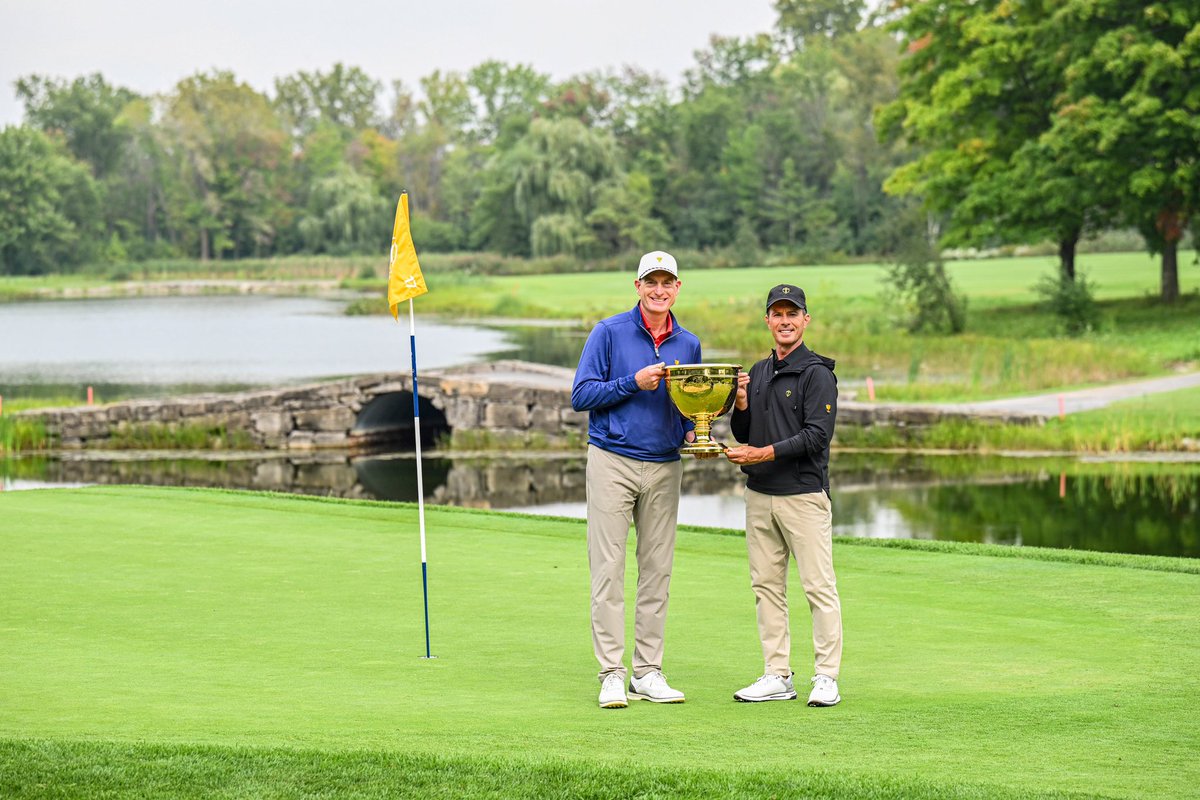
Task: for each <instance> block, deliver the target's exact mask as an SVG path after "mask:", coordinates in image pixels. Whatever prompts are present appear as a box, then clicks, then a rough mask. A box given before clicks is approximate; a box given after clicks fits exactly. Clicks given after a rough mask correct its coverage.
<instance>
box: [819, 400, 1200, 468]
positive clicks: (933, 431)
mask: <svg viewBox="0 0 1200 800" xmlns="http://www.w3.org/2000/svg"><path fill="white" fill-rule="evenodd" d="M837 444H838V445H839V446H841V447H872V448H891V447H925V448H937V449H950V450H974V451H981V452H996V451H1006V450H1059V451H1063V452H1070V453H1104V452H1134V451H1144V450H1148V451H1175V450H1195V449H1198V448H1200V389H1195V388H1194V389H1181V390H1179V391H1175V392H1163V393H1161V394H1154V395H1147V396H1145V397H1139V398H1136V399H1133V400H1123V401H1120V402H1117V403H1113V404H1112V405H1110V406H1107V407H1105V408H1100V409H1096V410H1094V411H1083V412H1080V413H1077V414H1068V415H1067V416H1066V417H1064V418H1063V419H1058V418H1057V417H1055V418H1051V419H1048V420H1046V423H1045V425H1040V426H1039V425H997V424H991V423H987V422H979V421H967V420H953V421H946V422H939V423H937V424H935V425H930V426H928V427H908V428H896V427H892V426H884V425H875V426H871V427H866V428H864V427H857V426H850V425H842V426H841V427H839V428H838V431H837Z"/></svg>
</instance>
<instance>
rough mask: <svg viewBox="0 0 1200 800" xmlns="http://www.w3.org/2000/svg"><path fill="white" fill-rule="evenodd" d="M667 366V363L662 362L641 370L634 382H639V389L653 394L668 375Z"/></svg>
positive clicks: (635, 376)
mask: <svg viewBox="0 0 1200 800" xmlns="http://www.w3.org/2000/svg"><path fill="white" fill-rule="evenodd" d="M666 366H667V362H665V361H660V362H658V363H657V364H651V365H650V366H648V367H642V368H641V369H639V370H638V371H637V373H636V374H635V375H634V376H633V377H634V380H636V381H637V385H638V388H639V389H641V390H643V391H646V392H653V391H654V390H655V389H657V388H658V384H659V383H660V382H661V381H662V379H663V378H664V377H665V376H666V374H667V370H666V369H665V367H666Z"/></svg>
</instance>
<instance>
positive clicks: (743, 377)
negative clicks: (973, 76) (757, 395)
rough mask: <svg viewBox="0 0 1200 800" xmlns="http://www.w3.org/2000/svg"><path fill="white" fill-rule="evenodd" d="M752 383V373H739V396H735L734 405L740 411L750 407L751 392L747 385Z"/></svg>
mask: <svg viewBox="0 0 1200 800" xmlns="http://www.w3.org/2000/svg"><path fill="white" fill-rule="evenodd" d="M749 385H750V373H749V372H739V373H738V390H737V397H736V398H734V401H733V407H734V408H736V409H737V410H738V411H745V410H746V409H747V408H749V407H750V392H749V390H748V389H747V387H748V386H749Z"/></svg>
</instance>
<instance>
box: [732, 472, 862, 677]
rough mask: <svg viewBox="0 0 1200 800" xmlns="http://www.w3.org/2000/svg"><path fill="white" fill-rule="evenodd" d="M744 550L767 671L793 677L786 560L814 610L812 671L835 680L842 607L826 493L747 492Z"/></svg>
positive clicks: (840, 658) (831, 518)
mask: <svg viewBox="0 0 1200 800" xmlns="http://www.w3.org/2000/svg"><path fill="white" fill-rule="evenodd" d="M746 550H747V553H748V554H749V556H750V585H751V586H752V588H753V589H754V604H755V610H756V612H757V615H758V635H759V639H760V640H761V641H762V651H763V661H764V662H766V669H765V672H766V673H768V674H773V675H782V676H784V677H786V676H788V675H790V674H791V672H792V670H791V665H790V663H789V659H790V655H791V638H790V634H789V630H788V605H787V578H788V556H789V555H791V556H794V557H795V559H796V564H797V566H799V568H800V581H801V583H802V584H803V585H804V594H805V596H806V597H807V598H808V607H809V610H810V611H811V612H812V636H813V656H814V659H813V660H814V665H815V669H814V671H815V673H816V674H819V675H828V676H829V677H831V678H834V679H836V678H837V676H838V671H839V670H840V669H841V664H842V608H841V603H840V601H839V600H838V593H837V578H836V576H835V575H834V573H833V513H832V508H831V506H830V503H829V495H827V494H825V492H812V493H810V494H793V495H780V496H776V495H769V494H762V493H761V492H756V491H754V490H752V489H746Z"/></svg>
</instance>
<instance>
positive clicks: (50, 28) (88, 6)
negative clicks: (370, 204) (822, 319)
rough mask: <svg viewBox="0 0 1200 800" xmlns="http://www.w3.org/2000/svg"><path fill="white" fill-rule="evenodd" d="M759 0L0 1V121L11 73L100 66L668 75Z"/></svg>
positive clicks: (153, 86) (757, 17)
mask: <svg viewBox="0 0 1200 800" xmlns="http://www.w3.org/2000/svg"><path fill="white" fill-rule="evenodd" d="M774 21H775V12H774V11H773V9H772V7H771V0H741V1H740V2H739V1H738V0H583V1H580V2H557V3H556V2H552V1H551V0H508V2H504V0H493V2H483V1H482V0H390V2H383V0H340V2H315V0H290V1H289V2H281V1H280V0H275V2H269V0H191V1H190V2H183V1H182V0H115V1H113V0H108V1H107V2H106V0H0V125H8V124H16V123H19V122H20V121H21V113H22V109H21V105H20V103H18V102H17V100H16V98H15V96H14V92H13V81H15V80H16V79H17V78H18V77H21V76H23V75H28V74H30V73H40V74H48V75H54V76H59V77H64V78H74V77H76V76H79V75H83V74H87V73H91V72H100V73H102V74H103V75H104V77H105V79H107V80H108V81H109V82H110V83H114V84H117V85H121V86H127V87H129V88H131V89H133V90H135V91H138V92H141V93H144V94H151V93H156V92H165V91H167V90H169V89H170V88H171V87H172V86H173V85H174V84H175V83H176V82H178V81H179V80H180V79H182V78H184V77H187V76H188V75H192V74H194V73H195V72H197V71H202V70H210V69H214V68H219V69H230V70H232V71H233V72H234V73H235V74H236V75H237V77H238V78H239V79H241V80H244V81H246V82H247V83H249V84H250V85H252V86H254V87H255V88H257V89H260V90H264V91H265V90H269V89H271V87H272V81H273V79H274V78H276V77H278V76H282V75H288V74H291V73H294V72H296V71H298V70H310V71H311V70H315V69H321V70H324V69H328V68H329V67H330V66H331V65H332V64H334V63H335V62H338V61H341V62H343V63H345V64H347V65H350V66H358V67H361V68H362V69H363V70H365V71H366V72H367V73H368V74H370V75H371V76H372V77H373V78H376V79H378V80H380V81H382V82H383V83H384V85H385V87H386V86H388V85H389V84H390V82H391V81H392V80H393V79H396V78H399V79H401V80H403V81H404V82H405V83H406V84H408V85H409V86H410V87H413V88H415V87H416V84H417V80H418V79H419V78H420V77H421V76H423V75H428V74H429V73H430V72H433V71H434V70H435V69H441V70H443V71H447V70H459V71H462V70H466V69H468V68H470V67H472V66H474V65H476V64H479V63H481V62H483V61H486V60H488V59H493V58H494V59H499V60H501V61H505V62H509V63H525V64H530V65H532V66H533V67H534V68H535V69H537V70H538V71H540V72H547V73H550V74H551V75H552V76H553V77H554V78H566V77H568V76H570V75H573V74H576V73H579V72H585V71H588V70H593V69H602V68H605V67H620V66H621V65H624V64H633V65H637V66H639V67H642V68H644V69H647V70H650V71H654V72H658V73H660V74H661V75H663V76H664V77H665V78H667V79H668V80H670V81H671V82H672V83H677V82H678V80H679V78H680V76H681V75H682V73H683V71H684V69H686V68H687V67H688V66H690V65H691V64H692V63H693V57H692V54H693V52H694V51H695V50H697V49H700V48H702V47H704V46H705V45H706V44H707V42H708V38H709V35H710V34H713V33H719V34H723V35H727V36H744V35H746V34H750V33H757V32H763V31H768V30H770V29H771V26H772V25H773V23H774Z"/></svg>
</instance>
